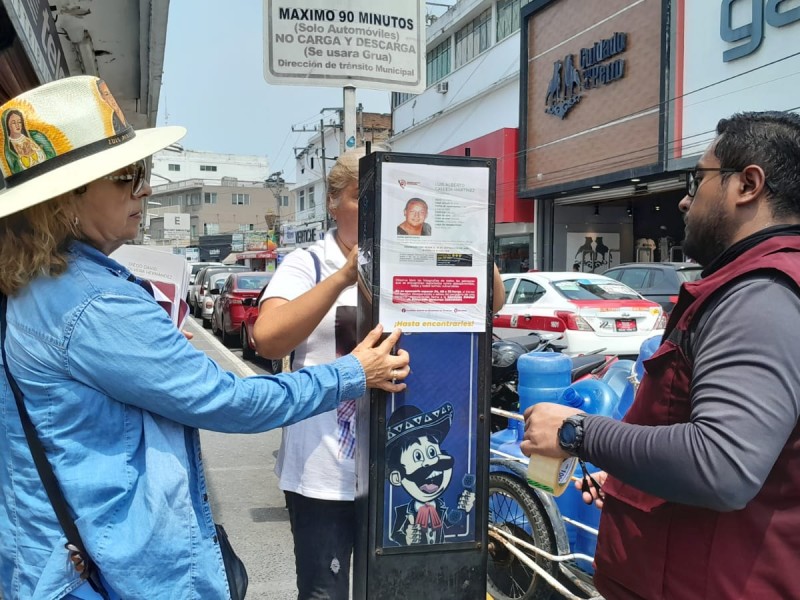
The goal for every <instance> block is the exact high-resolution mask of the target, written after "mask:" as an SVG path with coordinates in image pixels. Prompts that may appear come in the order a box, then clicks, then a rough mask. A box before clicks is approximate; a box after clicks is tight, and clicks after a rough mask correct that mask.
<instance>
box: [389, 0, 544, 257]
mask: <svg viewBox="0 0 800 600" xmlns="http://www.w3.org/2000/svg"><path fill="white" fill-rule="evenodd" d="M527 3H528V0H460V1H459V2H458V3H456V4H455V5H453V6H452V7H451V8H450V9H448V10H447V11H446V12H445V13H444V14H443V15H441V16H440V17H439V18H438V19H436V20H435V21H434V22H433V23H432V24H431V25H429V26H428V38H427V84H428V87H427V89H426V90H425V91H424V92H423V93H422V94H419V95H416V96H415V95H410V94H397V93H395V94H393V95H392V125H393V128H394V135H393V136H392V138H391V145H392V150H395V151H398V152H419V153H424V154H447V155H452V156H458V155H460V156H463V155H464V154H465V153H466V152H467V150H469V152H470V154H471V155H472V156H486V157H493V158H496V159H497V183H496V190H495V194H496V198H497V201H496V209H495V223H496V224H495V248H494V259H495V262H496V263H497V265H498V267H499V268H500V270H501V271H502V272H514V271H519V270H527V265H528V264H529V261H530V259H531V253H532V249H533V247H534V231H535V229H534V219H533V216H534V205H533V202H531V201H529V200H522V199H520V197H519V194H518V185H517V182H518V171H519V168H518V161H517V149H518V145H519V138H518V130H519V94H520V92H519V59H520V10H521V7H522V6H525V5H526V4H527Z"/></svg>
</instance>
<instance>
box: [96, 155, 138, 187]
mask: <svg viewBox="0 0 800 600" xmlns="http://www.w3.org/2000/svg"><path fill="white" fill-rule="evenodd" d="M148 176H149V174H148V172H147V161H146V160H144V159H141V160H137V161H136V162H135V163H133V164H132V165H131V166H129V167H128V168H127V172H126V173H123V174H121V175H106V176H105V177H101V178H100V179H107V180H109V181H125V182H128V181H130V182H131V194H133V195H134V196H137V195H138V194H139V192H141V191H142V188H143V187H144V182H145V181H147V180H148V178H149V177H148Z"/></svg>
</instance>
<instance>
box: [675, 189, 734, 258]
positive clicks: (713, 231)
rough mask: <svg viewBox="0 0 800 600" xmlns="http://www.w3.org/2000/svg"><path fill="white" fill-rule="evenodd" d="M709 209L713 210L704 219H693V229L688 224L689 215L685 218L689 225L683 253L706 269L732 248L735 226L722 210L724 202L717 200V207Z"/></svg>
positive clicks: (686, 230)
mask: <svg viewBox="0 0 800 600" xmlns="http://www.w3.org/2000/svg"><path fill="white" fill-rule="evenodd" d="M709 208H710V209H711V210H709V211H707V212H706V214H705V215H704V216H703V217H701V218H699V219H698V218H697V217H694V218H693V219H692V222H691V227H690V226H689V223H688V218H689V214H688V213H687V215H686V216H685V217H684V220H685V221H687V223H686V229H685V237H684V239H683V252H684V254H686V256H688V257H690V258H692V259H694V260H696V261H697V262H698V263H699V264H700V265H702V266H704V267H707V266H708V265H710V264H711V262H712V261H713V260H714V259H715V258H716V257H718V256H719V255H720V254H722V253H723V252H724V251H725V250H726V249H727V248H728V246H730V244H731V238H732V237H733V224H732V223H731V221H730V217H729V216H728V215H727V213H725V212H724V211H723V210H722V200H721V199H717V201H716V206H714V207H709Z"/></svg>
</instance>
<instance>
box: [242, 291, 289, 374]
mask: <svg viewBox="0 0 800 600" xmlns="http://www.w3.org/2000/svg"><path fill="white" fill-rule="evenodd" d="M260 299H261V294H259V295H258V296H256V297H255V298H245V299H244V300H242V307H243V308H244V318H243V319H242V330H241V333H240V339H241V343H242V357H243V358H245V359H246V360H253V359H254V358H255V357H256V354H257V353H256V345H255V343H254V342H253V326H254V325H255V323H256V319H257V318H258V310H259V305H260V302H259V300H260ZM265 360H267V362H268V363H269V369H270V372H271V373H280V372H281V371H282V370H283V365H282V363H283V361H282V360H280V359H265Z"/></svg>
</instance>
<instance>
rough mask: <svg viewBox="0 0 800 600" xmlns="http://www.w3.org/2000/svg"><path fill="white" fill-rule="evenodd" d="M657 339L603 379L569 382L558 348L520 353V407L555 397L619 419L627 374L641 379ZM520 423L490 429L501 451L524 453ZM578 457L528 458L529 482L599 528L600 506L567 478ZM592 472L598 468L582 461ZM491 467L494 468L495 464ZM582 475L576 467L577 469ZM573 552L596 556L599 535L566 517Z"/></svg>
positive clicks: (629, 394) (567, 362) (629, 391)
mask: <svg viewBox="0 0 800 600" xmlns="http://www.w3.org/2000/svg"><path fill="white" fill-rule="evenodd" d="M659 343H660V338H659V337H654V338H650V339H649V340H646V341H645V342H644V343H643V344H642V346H641V349H640V352H639V357H638V358H637V360H636V361H635V362H634V361H631V360H618V361H616V362H615V363H613V364H612V365H611V366H610V367H609V369H608V370H607V371H606V373H605V374H604V376H603V378H602V379H594V378H590V379H583V380H580V381H577V382H575V383H572V360H571V359H570V358H569V357H568V356H566V355H564V354H559V353H557V352H530V353H528V354H524V355H522V356H521V357H520V358H519V361H518V363H517V369H518V372H519V385H518V391H519V411H520V413H521V414H524V412H525V410H526V409H527V408H528V407H530V406H532V405H534V404H537V403H539V402H555V403H557V404H564V405H566V406H571V407H574V408H576V409H578V410H580V411H581V412H585V413H588V414H592V415H602V416H605V417H612V418H614V419H621V418H622V417H623V416H624V415H625V413H626V412H627V410H628V408H630V406H631V403H632V402H633V396H634V394H635V385H634V383H633V381H632V377H631V375H635V376H636V380H637V381H641V378H642V376H643V375H644V368H643V366H642V362H643V361H645V360H647V359H648V358H650V356H652V355H653V353H654V352H655V351H656V349H657V348H658V346H659ZM523 432H524V425H523V423H522V421H517V420H509V426H508V429H505V430H503V431H498V432H496V433H493V434H492V436H491V447H492V449H494V450H498V451H499V452H502V453H505V454H508V455H511V456H516V457H521V458H524V457H523V455H522V453H521V452H520V450H519V444H520V442H521V441H522V438H523ZM576 465H577V459H568V460H566V461H563V462H562V461H557V460H556V461H555V463H554V462H553V461H550V460H549V459H541V457H539V458H536V457H534V458H532V459H531V461H530V464H529V470H528V483H529V484H530V485H532V486H534V487H537V488H539V489H542V490H544V491H546V492H548V493H551V494H553V495H554V496H555V497H556V498H555V500H556V504H557V505H558V508H559V510H560V511H561V514H562V515H563V516H564V517H566V518H568V519H571V520H574V521H577V522H579V523H583V524H584V525H588V526H589V527H592V528H594V529H597V527H598V525H599V523H600V510H599V509H597V508H596V507H595V506H594V505H588V504H585V503H584V502H583V499H582V497H581V492H580V490H578V489H577V488H575V486H574V485H573V484H572V482H571V481H570V477H571V475H572V473H573V471H574V469H575V466H576ZM586 467H587V470H588V471H589V472H590V473H591V472H594V471H599V470H600V469H598V468H596V467H594V466H593V465H591V464H589V463H586ZM492 468H493V469H495V470H496V469H498V468H500V467H497V466H496V465H493V466H492ZM576 475H580V473H576ZM565 526H566V532H567V537H568V539H569V545H570V550H571V552H574V553H579V554H585V555H588V556H594V552H595V546H596V544H597V536H596V535H594V534H592V533H590V532H588V531H586V530H584V529H581V528H579V527H576V526H574V525H571V524H570V523H568V522H567V523H565ZM578 564H579V566H580V567H581V568H582V569H584V570H585V571H587V572H590V573H591V572H592V565H591V563H590V562H588V561H580V560H579V561H578Z"/></svg>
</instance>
